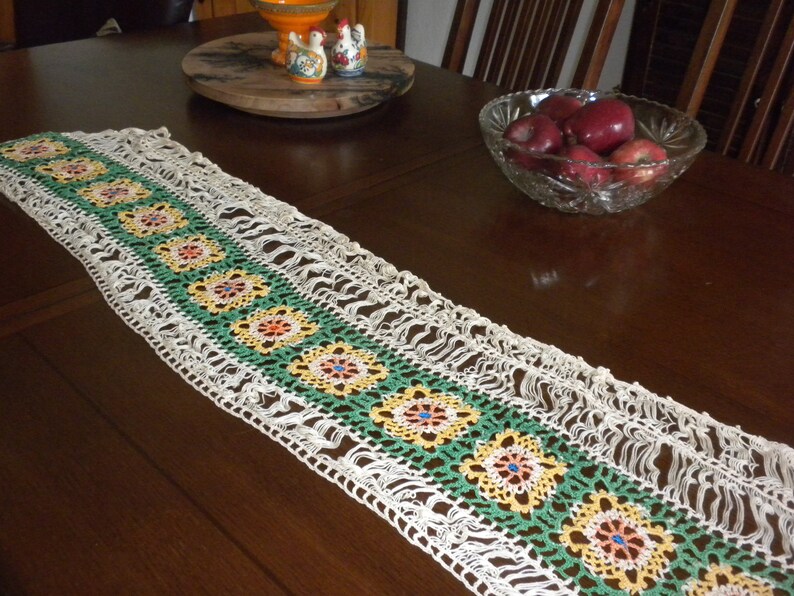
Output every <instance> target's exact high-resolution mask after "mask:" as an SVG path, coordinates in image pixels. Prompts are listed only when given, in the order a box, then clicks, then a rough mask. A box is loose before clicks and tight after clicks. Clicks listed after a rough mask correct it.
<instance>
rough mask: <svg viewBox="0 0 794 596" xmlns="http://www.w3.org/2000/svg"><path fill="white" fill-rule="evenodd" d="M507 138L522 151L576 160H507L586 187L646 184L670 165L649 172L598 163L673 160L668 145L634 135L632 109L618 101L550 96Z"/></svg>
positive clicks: (515, 155)
mask: <svg viewBox="0 0 794 596" xmlns="http://www.w3.org/2000/svg"><path fill="white" fill-rule="evenodd" d="M503 136H504V138H505V139H507V140H509V141H510V142H511V143H513V144H515V145H517V146H518V147H520V148H522V149H527V150H529V151H533V152H536V153H545V154H553V155H558V156H560V157H566V158H568V159H572V160H576V161H575V162H568V161H562V160H545V159H542V158H538V157H534V156H532V155H528V154H526V153H523V152H519V151H515V150H508V151H507V152H506V157H507V158H508V159H510V160H511V161H513V162H514V163H516V164H518V165H520V166H521V167H523V168H526V169H527V170H539V171H544V172H546V173H547V174H549V175H552V176H555V177H557V178H561V179H566V180H570V181H572V182H576V183H579V184H584V185H586V186H601V185H603V184H605V183H607V182H610V181H623V182H624V183H625V184H636V185H639V184H643V185H645V184H648V183H649V182H650V181H652V180H654V179H655V178H657V177H658V176H660V175H661V174H663V173H664V171H665V170H666V168H665V166H664V164H656V165H653V166H649V167H647V168H641V167H636V168H604V167H600V166H598V165H595V166H594V165H592V164H607V163H612V164H643V163H648V162H658V161H663V160H665V159H667V152H666V151H665V150H664V148H663V147H661V146H660V145H658V144H657V143H654V142H653V141H651V140H650V139H642V138H635V137H634V114H633V112H632V110H631V107H630V106H629V105H628V104H627V103H626V102H624V101H622V100H620V99H617V98H614V97H605V98H600V99H596V100H593V101H589V102H587V103H582V102H581V101H580V100H579V99H577V98H576V97H572V96H570V95H549V96H548V97H546V98H545V99H543V100H542V101H541V102H540V103H538V105H537V108H536V109H535V112H533V113H532V114H529V115H527V116H522V117H521V118H518V119H516V120H514V121H513V122H511V123H510V124H509V125H508V126H507V128H506V129H505V131H504V135H503ZM576 162H589V164H591V165H588V164H586V163H576Z"/></svg>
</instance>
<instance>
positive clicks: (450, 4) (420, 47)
mask: <svg viewBox="0 0 794 596" xmlns="http://www.w3.org/2000/svg"><path fill="white" fill-rule="evenodd" d="M456 4H457V0H409V1H408V14H407V23H406V32H405V53H406V54H407V55H408V56H410V57H411V58H413V59H415V60H421V61H423V62H429V63H430V64H435V65H440V64H441V60H442V58H443V57H444V48H445V47H446V43H447V37H448V35H449V29H450V26H451V25H452V17H453V16H454V14H455V6H456ZM492 4H493V0H483V1H482V2H480V10H479V12H478V15H477V21H476V24H475V27H474V33H473V35H472V42H471V44H470V46H469V53H468V54H467V57H466V65H465V67H464V70H463V73H464V74H467V75H471V74H472V73H473V72H474V65H475V64H476V61H477V55H478V54H479V50H480V44H481V43H482V38H483V35H484V33H485V25H486V22H487V15H488V13H489V12H490V10H491V5H492ZM634 4H635V0H626V6H625V8H624V9H623V14H622V15H621V17H620V22H619V23H618V28H617V31H616V32H615V38H614V40H613V42H612V47H611V48H610V50H609V54H608V56H607V61H606V64H605V65H604V71H603V72H602V74H601V79H600V81H599V84H598V87H599V88H600V89H612V88H613V87H615V86H617V85H619V84H620V81H621V79H622V77H623V66H624V64H625V61H626V50H627V48H628V43H629V33H630V31H631V20H632V17H633V15H634ZM595 7H596V2H595V0H585V4H584V6H583V8H582V14H581V16H580V18H579V21H578V23H577V25H576V29H575V31H574V38H573V41H572V42H571V50H570V52H569V53H568V56H567V57H566V59H565V63H564V64H563V68H562V72H561V73H560V80H559V81H558V82H557V86H558V87H567V86H569V85H570V82H571V79H572V78H573V73H574V70H575V69H576V64H577V62H578V59H579V54H580V53H581V50H582V45H583V44H584V38H585V36H586V32H587V29H588V28H589V25H590V21H591V20H592V18H593V13H594V12H595Z"/></svg>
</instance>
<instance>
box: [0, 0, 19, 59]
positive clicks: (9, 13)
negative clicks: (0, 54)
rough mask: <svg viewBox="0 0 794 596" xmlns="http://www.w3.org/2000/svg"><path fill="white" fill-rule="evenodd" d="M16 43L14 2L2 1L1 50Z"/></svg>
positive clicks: (0, 12) (9, 0)
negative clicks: (4, 46)
mask: <svg viewBox="0 0 794 596" xmlns="http://www.w3.org/2000/svg"><path fill="white" fill-rule="evenodd" d="M15 41H16V32H15V30H14V0H0V48H1V47H2V46H3V45H5V44H13V43H14V42H15Z"/></svg>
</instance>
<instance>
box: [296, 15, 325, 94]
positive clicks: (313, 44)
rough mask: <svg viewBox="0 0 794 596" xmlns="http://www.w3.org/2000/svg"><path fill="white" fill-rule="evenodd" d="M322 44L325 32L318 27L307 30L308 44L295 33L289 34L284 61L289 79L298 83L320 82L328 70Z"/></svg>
mask: <svg viewBox="0 0 794 596" xmlns="http://www.w3.org/2000/svg"><path fill="white" fill-rule="evenodd" d="M324 43H325V31H323V30H322V29H321V28H320V27H311V28H310V29H309V41H308V43H306V42H304V41H303V40H302V39H301V38H300V37H299V36H298V34H297V33H295V32H290V34H289V44H287V59H286V67H287V74H288V75H289V78H291V79H292V80H293V81H296V82H298V83H310V84H316V83H319V82H320V81H322V80H323V77H325V73H326V72H327V70H328V59H327V58H326V57H325V50H324V49H323V44H324Z"/></svg>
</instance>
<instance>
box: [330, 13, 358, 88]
mask: <svg viewBox="0 0 794 596" xmlns="http://www.w3.org/2000/svg"><path fill="white" fill-rule="evenodd" d="M336 29H337V34H338V35H337V41H336V44H334V47H333V49H332V50H331V64H332V65H333V67H334V72H336V73H337V74H339V75H341V76H343V77H355V76H358V75H360V74H361V73H363V72H364V67H365V66H366V64H367V40H366V38H365V36H364V25H362V24H361V23H359V24H358V25H356V26H355V27H353V28H352V29H351V28H350V23H349V22H348V20H347V19H342V20H341V21H339V25H337V28H336Z"/></svg>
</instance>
